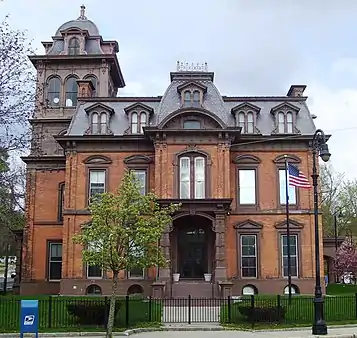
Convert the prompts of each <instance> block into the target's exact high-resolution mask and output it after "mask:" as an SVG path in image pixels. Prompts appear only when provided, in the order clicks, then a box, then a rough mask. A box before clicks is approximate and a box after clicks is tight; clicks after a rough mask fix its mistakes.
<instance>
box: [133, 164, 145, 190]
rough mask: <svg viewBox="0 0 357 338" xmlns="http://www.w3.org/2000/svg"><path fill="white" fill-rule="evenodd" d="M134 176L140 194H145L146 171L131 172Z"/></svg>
mask: <svg viewBox="0 0 357 338" xmlns="http://www.w3.org/2000/svg"><path fill="white" fill-rule="evenodd" d="M132 172H133V174H134V176H135V177H136V179H137V180H138V182H139V188H140V194H141V195H145V194H146V170H133V171H132Z"/></svg>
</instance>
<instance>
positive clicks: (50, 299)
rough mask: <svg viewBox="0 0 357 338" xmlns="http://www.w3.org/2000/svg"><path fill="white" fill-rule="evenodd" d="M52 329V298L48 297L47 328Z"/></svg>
mask: <svg viewBox="0 0 357 338" xmlns="http://www.w3.org/2000/svg"><path fill="white" fill-rule="evenodd" d="M51 327H52V296H48V328H49V329H50V328H51Z"/></svg>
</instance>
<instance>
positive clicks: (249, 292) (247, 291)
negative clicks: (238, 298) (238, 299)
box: [242, 285, 258, 295]
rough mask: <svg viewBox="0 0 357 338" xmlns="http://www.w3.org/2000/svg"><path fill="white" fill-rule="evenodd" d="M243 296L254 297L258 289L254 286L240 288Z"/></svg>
mask: <svg viewBox="0 0 357 338" xmlns="http://www.w3.org/2000/svg"><path fill="white" fill-rule="evenodd" d="M242 294H243V295H256V294H258V289H257V288H256V286H255V285H245V286H243V288H242Z"/></svg>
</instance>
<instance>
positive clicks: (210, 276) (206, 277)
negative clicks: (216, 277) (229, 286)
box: [204, 273, 212, 282]
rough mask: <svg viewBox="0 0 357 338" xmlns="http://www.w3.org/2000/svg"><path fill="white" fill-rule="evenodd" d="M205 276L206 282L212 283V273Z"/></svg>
mask: <svg viewBox="0 0 357 338" xmlns="http://www.w3.org/2000/svg"><path fill="white" fill-rule="evenodd" d="M204 276H205V281H206V282H210V281H211V278H212V274H211V273H205V274H204Z"/></svg>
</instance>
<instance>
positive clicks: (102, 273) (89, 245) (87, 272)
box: [86, 242, 104, 279]
mask: <svg viewBox="0 0 357 338" xmlns="http://www.w3.org/2000/svg"><path fill="white" fill-rule="evenodd" d="M94 243H95V242H94ZM99 243H100V242H99ZM91 246H92V247H93V250H95V244H93V245H91V244H88V250H91ZM93 267H97V266H95V265H93ZM89 268H90V265H89V264H88V263H87V264H86V277H87V279H103V276H104V271H103V269H102V268H101V269H100V272H101V273H100V276H90V275H89Z"/></svg>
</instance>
